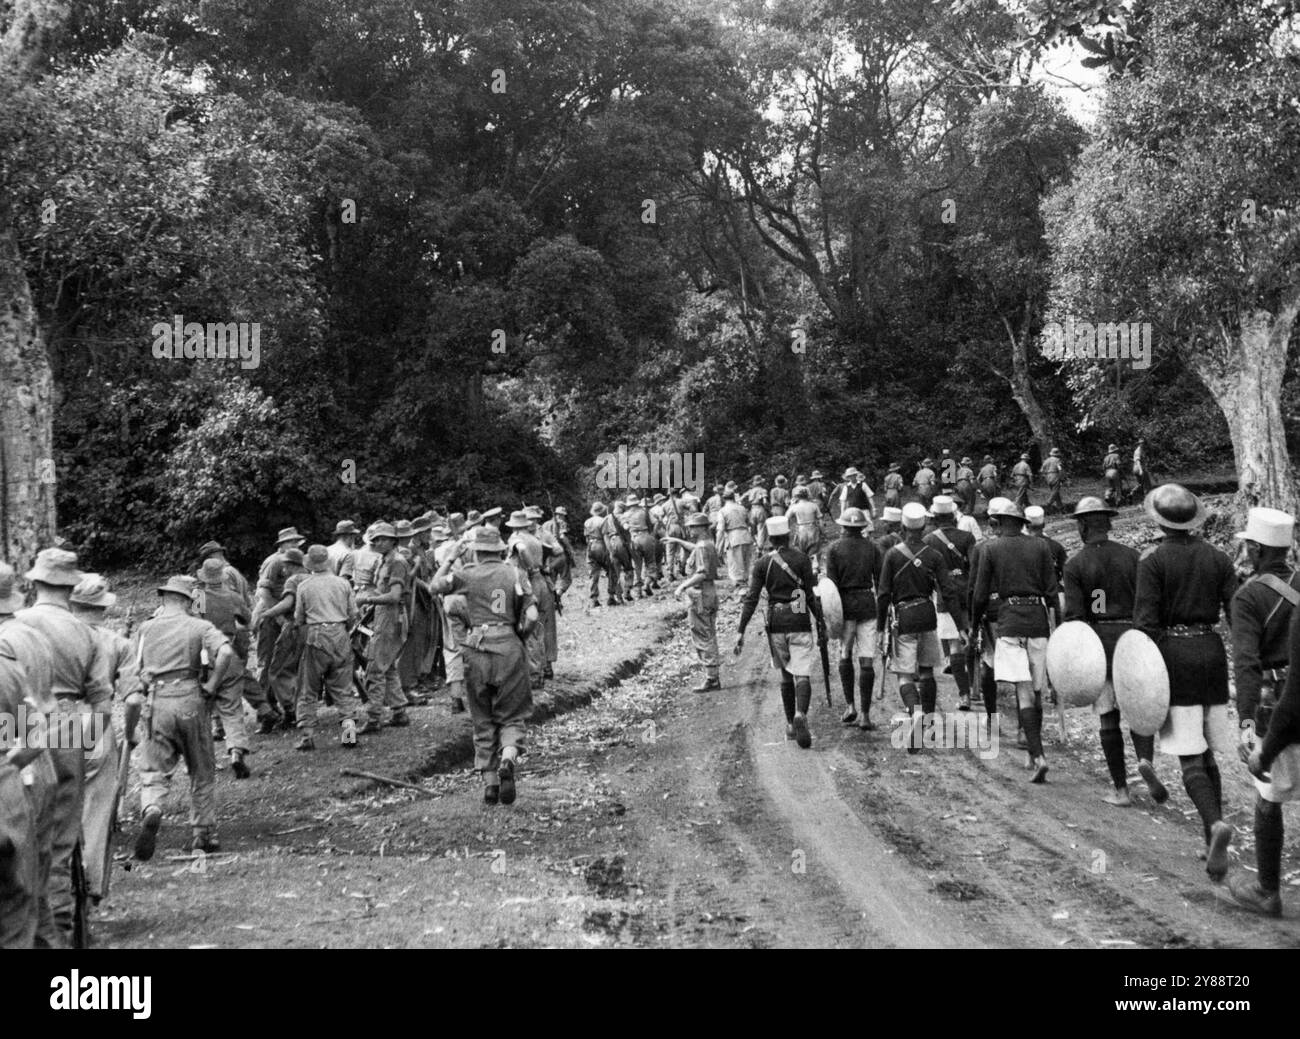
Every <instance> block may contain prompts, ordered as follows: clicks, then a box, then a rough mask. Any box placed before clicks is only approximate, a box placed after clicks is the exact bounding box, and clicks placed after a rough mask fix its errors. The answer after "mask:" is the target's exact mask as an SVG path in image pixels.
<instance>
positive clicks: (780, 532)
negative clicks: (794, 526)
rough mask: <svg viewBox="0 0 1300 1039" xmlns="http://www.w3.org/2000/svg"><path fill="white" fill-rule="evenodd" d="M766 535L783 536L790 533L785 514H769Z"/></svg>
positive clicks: (788, 522)
mask: <svg viewBox="0 0 1300 1039" xmlns="http://www.w3.org/2000/svg"><path fill="white" fill-rule="evenodd" d="M765 525H766V527H767V536H768V537H774V538H779V537H784V536H785V535H787V534H789V533H790V520H789V519H788V518H786V517H785V516H769V517H768V518H767V522H766V524H765Z"/></svg>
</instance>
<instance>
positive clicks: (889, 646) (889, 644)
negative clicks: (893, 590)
mask: <svg viewBox="0 0 1300 1039" xmlns="http://www.w3.org/2000/svg"><path fill="white" fill-rule="evenodd" d="M897 629H898V615H897V612H896V611H895V610H894V603H893V600H892V599H891V600H890V603H889V612H888V613H887V614H886V615H885V645H884V648H883V649H882V650H881V651H880V695H879V696H877V697H876V698H875V701H876V703H880V702H882V701H883V700H884V699H885V676H886V675H887V674H889V661H890V658H892V657H893V655H894V638H895V636H896V635H897Z"/></svg>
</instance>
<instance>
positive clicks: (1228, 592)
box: [1219, 553, 1238, 624]
mask: <svg viewBox="0 0 1300 1039" xmlns="http://www.w3.org/2000/svg"><path fill="white" fill-rule="evenodd" d="M1220 569H1221V570H1222V571H1223V575H1222V577H1221V579H1220V583H1219V601H1220V602H1222V603H1223V618H1224V620H1226V621H1227V622H1228V623H1229V624H1231V623H1232V599H1233V596H1235V595H1236V594H1237V587H1238V582H1237V574H1236V571H1234V570H1233V569H1232V560H1230V559H1229V558H1228V556H1227V554H1226V553H1224V554H1223V559H1222V560H1221V562H1220Z"/></svg>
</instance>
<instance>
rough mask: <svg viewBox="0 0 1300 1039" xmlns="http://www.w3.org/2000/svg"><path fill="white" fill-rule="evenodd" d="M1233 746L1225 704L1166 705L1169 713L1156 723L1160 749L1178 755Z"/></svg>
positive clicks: (1228, 748)
mask: <svg viewBox="0 0 1300 1039" xmlns="http://www.w3.org/2000/svg"><path fill="white" fill-rule="evenodd" d="M1234 746H1235V741H1234V740H1233V738H1232V726H1231V724H1230V723H1229V722H1228V705H1227V704H1223V703H1221V704H1215V705H1214V706H1213V707H1202V706H1201V705H1200V704H1193V705H1192V706H1190V707H1177V706H1175V707H1170V708H1169V717H1168V718H1166V719H1165V723H1164V725H1162V726H1161V727H1160V752H1161V753H1162V754H1177V755H1179V756H1180V757H1182V756H1186V755H1192V754H1204V753H1205V752H1206V751H1207V750H1212V751H1214V752H1215V753H1216V754H1226V753H1228V752H1230V751H1231V750H1232V749H1233V747H1234Z"/></svg>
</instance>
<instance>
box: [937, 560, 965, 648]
mask: <svg viewBox="0 0 1300 1039" xmlns="http://www.w3.org/2000/svg"><path fill="white" fill-rule="evenodd" d="M932 551H934V550H933V549H932ZM934 555H935V558H936V559H937V563H936V564H935V568H934V577H935V581H936V582H937V583H938V585H939V597H940V598H941V599H942V600H943V604H944V606H946V607H947V608H948V612H949V613H950V614H952V619H953V622H954V623H955V624H956V625H957V627H958V628H961V629H963V630H964V629H965V627H966V604H965V603H964V602H962V601H961V593H960V591H958V588H957V582H956V581H954V580H953V577H952V571H951V570H949V569H948V562H947V560H945V559H944V558H943V554H942V553H940V552H938V551H935V552H934Z"/></svg>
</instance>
